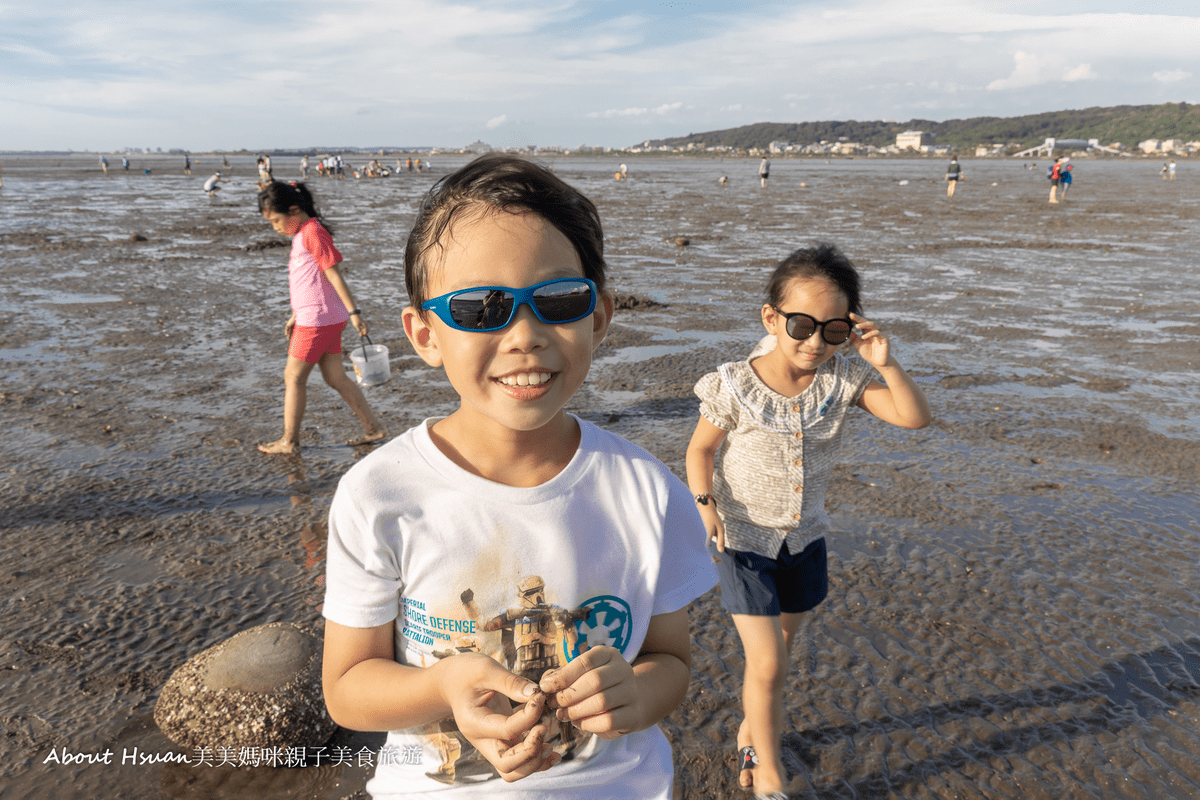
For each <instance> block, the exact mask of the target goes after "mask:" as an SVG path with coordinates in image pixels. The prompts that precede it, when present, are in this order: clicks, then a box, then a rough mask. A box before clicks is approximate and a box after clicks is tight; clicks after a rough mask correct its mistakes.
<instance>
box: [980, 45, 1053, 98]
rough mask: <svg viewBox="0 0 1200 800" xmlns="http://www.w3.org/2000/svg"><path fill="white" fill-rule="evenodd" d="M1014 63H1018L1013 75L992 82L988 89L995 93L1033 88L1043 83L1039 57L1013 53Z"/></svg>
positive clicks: (1030, 54)
mask: <svg viewBox="0 0 1200 800" xmlns="http://www.w3.org/2000/svg"><path fill="white" fill-rule="evenodd" d="M1013 61H1015V62H1016V66H1014V67H1013V71H1012V74H1011V75H1009V76H1008V77H1007V78H1002V79H1000V80H995V81H992V82H991V83H989V84H988V87H987V88H989V89H991V90H993V91H1002V90H1004V89H1019V88H1021V87H1023V86H1033V85H1034V84H1035V83H1041V82H1042V69H1041V59H1040V58H1038V57H1037V55H1035V54H1033V53H1026V52H1025V51H1024V50H1018V51H1017V52H1015V53H1013Z"/></svg>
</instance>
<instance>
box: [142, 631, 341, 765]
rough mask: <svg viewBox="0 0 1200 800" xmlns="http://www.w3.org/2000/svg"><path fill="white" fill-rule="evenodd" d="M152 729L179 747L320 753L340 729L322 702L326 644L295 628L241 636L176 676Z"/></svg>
mask: <svg viewBox="0 0 1200 800" xmlns="http://www.w3.org/2000/svg"><path fill="white" fill-rule="evenodd" d="M154 721H155V722H157V723H158V727H159V728H161V729H162V732H163V733H165V734H166V735H167V737H168V738H170V740H171V741H173V742H175V743H176V744H178V745H179V746H181V747H188V748H195V747H213V748H216V747H318V746H320V745H322V744H324V743H325V742H326V741H327V740H328V739H329V737H330V736H331V735H333V732H334V729H335V728H336V727H337V726H336V725H335V724H334V722H333V720H331V719H330V718H329V714H328V713H327V712H326V711H325V700H324V698H323V697H322V695H321V641H320V640H319V639H318V638H317V637H316V636H314V635H313V634H311V633H309V632H308V631H305V630H304V629H302V628H300V627H298V626H296V625H293V624H291V623H289V622H273V623H271V624H269V625H261V626H259V627H257V628H251V629H250V630H248V631H242V632H241V633H239V634H237V635H236V636H233V637H231V638H229V639H227V640H226V641H224V642H222V643H221V644H218V645H216V646H214V647H211V648H209V649H208V650H205V651H204V652H202V653H200V654H198V655H195V656H193V657H192V658H190V659H188V661H187V662H186V663H185V664H184V665H183V666H182V667H180V668H179V669H178V670H176V671H175V674H174V675H172V676H171V677H170V679H168V680H167V682H166V684H165V685H164V686H163V690H162V693H161V694H160V695H159V697H158V703H156V704H155V706H154Z"/></svg>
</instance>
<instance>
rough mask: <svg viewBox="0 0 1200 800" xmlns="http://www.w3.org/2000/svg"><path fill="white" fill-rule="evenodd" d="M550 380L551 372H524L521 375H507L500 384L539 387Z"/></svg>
mask: <svg viewBox="0 0 1200 800" xmlns="http://www.w3.org/2000/svg"><path fill="white" fill-rule="evenodd" d="M548 380H550V373H549V372H522V373H521V374H520V375H507V376H505V377H503V378H501V379H500V382H501V383H503V384H504V385H505V386H539V385H541V384H543V383H545V382H546V381H548Z"/></svg>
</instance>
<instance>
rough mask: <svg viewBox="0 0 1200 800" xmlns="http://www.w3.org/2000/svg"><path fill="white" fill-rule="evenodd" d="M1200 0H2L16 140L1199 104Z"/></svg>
mask: <svg viewBox="0 0 1200 800" xmlns="http://www.w3.org/2000/svg"><path fill="white" fill-rule="evenodd" d="M1198 44H1200V3H1198V2H1196V0H1162V1H1161V2H1155V1H1154V0H1145V2H1135V1H1131V2H1110V1H1109V0H1094V2H1082V1H1081V0H1059V1H1058V2H1044V1H1043V2H1025V1H1024V0H1015V1H1014V0H1003V1H1002V2H1001V1H998V0H991V1H990V2H978V0H954V1H953V2H949V1H947V2H922V0H910V1H908V2H899V1H893V0H861V1H858V2H856V0H840V1H839V2H829V1H828V0H820V1H819V2H811V1H808V0H787V1H786V2H759V3H753V2H738V0H723V2H707V0H705V1H703V2H645V3H636V2H629V1H628V0H610V1H608V2H605V1H604V0H600V1H599V2H575V1H574V0H542V2H531V1H529V0H526V1H524V2H517V1H516V0H513V1H509V0H462V2H429V1H428V0H339V1H338V2H332V3H330V2H315V1H314V0H287V2H281V1H279V0H252V1H251V2H231V1H230V0H222V1H221V2H213V1H211V0H191V2H187V3H183V2H175V0H106V1H105V2H104V3H100V4H98V3H94V2H88V3H87V4H85V3H83V2H80V0H61V2H58V3H52V4H47V5H44V6H43V5H41V4H40V3H29V2H21V3H15V2H9V0H0V150H67V149H72V150H90V151H106V150H116V149H121V148H125V147H139V148H140V147H151V148H158V147H161V148H163V149H164V150H167V149H171V148H183V149H187V150H194V151H204V150H213V149H217V150H240V149H247V150H254V151H259V150H269V149H284V148H303V147H320V146H343V147H405V146H409V147H420V146H437V147H462V146H464V145H467V144H469V143H472V142H474V141H476V140H482V141H485V142H487V143H488V144H491V145H493V146H494V147H509V146H520V147H523V146H528V145H537V146H550V145H557V146H561V147H571V148H574V147H578V146H580V145H590V146H606V147H626V146H630V145H634V144H638V143H640V142H642V141H644V140H647V139H657V138H664V137H670V136H683V135H686V134H689V133H700V132H703V131H710V130H719V129H724V128H732V127H736V126H739V125H747V124H751V123H755V122H806V121H816V120H846V119H857V120H878V119H885V120H896V121H900V122H905V121H908V120H910V119H932V120H938V121H941V120H946V119H955V118H966V117H978V116H998V117H1009V116H1018V115H1021V114H1029V113H1037V112H1042V111H1057V110H1061V109H1067V108H1086V107H1089V106H1112V105H1125V104H1129V105H1148V104H1156V103H1164V102H1179V101H1186V102H1189V103H1192V102H1200V46H1198Z"/></svg>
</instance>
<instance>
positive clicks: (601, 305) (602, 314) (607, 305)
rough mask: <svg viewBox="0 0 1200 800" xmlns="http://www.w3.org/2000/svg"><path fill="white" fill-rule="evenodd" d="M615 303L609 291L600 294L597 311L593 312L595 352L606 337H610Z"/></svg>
mask: <svg viewBox="0 0 1200 800" xmlns="http://www.w3.org/2000/svg"><path fill="white" fill-rule="evenodd" d="M614 310H615V301H614V300H613V296H612V295H611V294H609V293H608V292H607V291H605V292H601V293H600V298H599V302H598V303H597V304H596V310H595V311H593V312H592V350H593V351H595V349H596V348H597V347H599V346H600V343H601V342H603V341H604V337H605V336H606V335H608V326H609V325H610V324H611V323H612V318H613V311H614Z"/></svg>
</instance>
